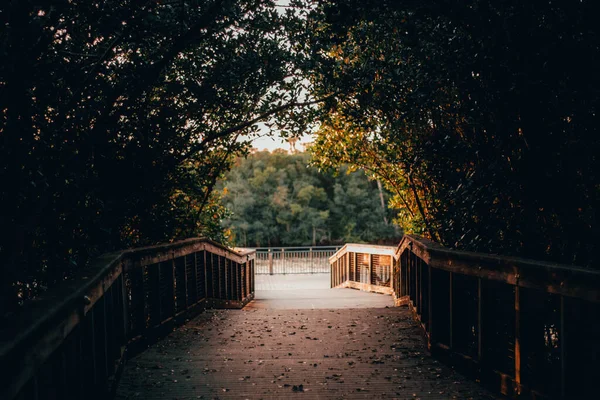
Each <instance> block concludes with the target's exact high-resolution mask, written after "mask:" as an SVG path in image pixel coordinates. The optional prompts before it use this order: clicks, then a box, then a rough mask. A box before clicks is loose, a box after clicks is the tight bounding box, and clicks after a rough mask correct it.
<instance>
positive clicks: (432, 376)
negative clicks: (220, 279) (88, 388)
mask: <svg viewBox="0 0 600 400" xmlns="http://www.w3.org/2000/svg"><path fill="white" fill-rule="evenodd" d="M269 279H271V280H272V279H274V278H273V277H265V278H264V280H263V281H262V282H261V281H260V278H259V279H257V292H256V294H257V300H255V302H254V303H251V304H250V305H249V306H247V307H246V308H245V309H244V310H241V311H240V310H210V311H207V312H205V313H203V314H201V315H199V316H198V317H196V318H195V319H193V320H191V321H189V322H188V323H187V324H185V325H184V326H182V327H180V328H179V329H177V330H176V331H174V332H173V333H171V334H170V335H169V336H168V337H166V338H165V339H163V340H162V341H160V342H158V343H157V344H155V345H153V346H152V347H151V348H149V349H148V350H146V351H145V352H143V353H141V354H140V355H138V356H136V357H134V358H133V359H131V360H129V362H128V363H127V366H126V367H125V371H124V373H123V376H122V378H121V383H120V385H119V388H118V392H117V399H119V400H125V399H169V400H171V399H180V400H181V399H226V398H236V399H281V398H286V397H294V398H306V399H345V398H386V399H393V398H397V399H446V398H457V399H493V398H496V397H494V396H492V395H491V394H489V393H488V392H487V391H485V390H484V389H482V388H481V387H480V386H479V385H478V384H476V383H474V382H471V381H469V380H468V379H466V378H464V377H463V376H461V375H460V374H458V373H456V372H455V371H454V370H452V369H451V368H449V367H447V366H444V365H442V364H440V363H439V362H438V361H436V360H434V359H433V358H431V357H430V356H429V354H428V352H427V349H426V347H425V345H424V340H423V337H422V334H421V331H420V329H419V328H418V327H417V326H416V324H415V323H414V322H413V320H412V318H411V316H410V314H409V312H408V311H407V309H406V308H393V307H388V308H386V305H388V304H389V302H390V298H389V296H387V297H386V296H383V295H378V294H371V293H364V292H357V291H354V290H352V289H326V288H322V287H320V286H318V287H316V288H315V287H314V284H315V282H314V281H313V282H310V283H307V282H308V281H307V280H306V279H305V280H303V279H302V278H301V277H294V278H293V279H289V278H281V279H283V280H285V279H287V280H288V285H291V286H290V287H285V290H279V291H278V290H264V289H269V288H270V289H274V288H275V287H276V285H275V286H272V287H270V286H269V285H271V284H274V283H273V282H269V281H268V280H269ZM307 279H308V278H307ZM310 279H313V280H314V279H315V278H314V277H313V278H310ZM310 279H308V280H310ZM326 279H328V278H326ZM311 285H313V286H312V287H313V288H312V289H310V288H308V286H311ZM261 289H263V290H261ZM303 293H304V294H303ZM352 295H353V296H352ZM357 298H359V299H360V300H358V301H357V300H356V299H357ZM294 304H295V308H292V307H293V305H294ZM349 307H352V308H349Z"/></svg>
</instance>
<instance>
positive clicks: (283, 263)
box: [281, 249, 287, 275]
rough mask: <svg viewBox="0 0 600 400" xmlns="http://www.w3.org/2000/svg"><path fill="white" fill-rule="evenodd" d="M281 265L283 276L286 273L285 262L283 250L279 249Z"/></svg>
mask: <svg viewBox="0 0 600 400" xmlns="http://www.w3.org/2000/svg"><path fill="white" fill-rule="evenodd" d="M281 265H282V266H283V268H282V269H283V274H284V275H285V274H286V273H287V272H286V262H285V249H281Z"/></svg>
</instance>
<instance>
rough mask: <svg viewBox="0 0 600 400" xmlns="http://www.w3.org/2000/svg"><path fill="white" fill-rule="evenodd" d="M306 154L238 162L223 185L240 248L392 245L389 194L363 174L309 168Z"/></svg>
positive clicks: (259, 155)
mask: <svg viewBox="0 0 600 400" xmlns="http://www.w3.org/2000/svg"><path fill="white" fill-rule="evenodd" d="M309 162H310V155H309V154H308V153H296V154H288V153H287V152H285V151H283V150H276V151H274V152H273V153H269V152H267V151H261V152H256V153H253V154H251V155H249V156H248V157H247V158H245V159H244V158H240V159H238V160H237V162H236V164H235V166H234V167H233V169H232V170H231V172H229V173H228V174H227V176H226V179H225V180H224V181H222V182H221V183H220V189H221V190H222V191H223V204H224V206H225V207H226V208H228V209H229V210H230V212H231V214H230V216H229V217H228V218H226V219H225V220H224V221H223V226H224V227H225V228H226V229H228V230H229V231H230V234H231V237H232V241H233V242H234V243H235V245H237V246H248V247H260V246H299V245H319V244H332V243H343V242H372V243H375V242H378V243H382V242H393V241H394V240H395V239H397V238H399V236H401V233H400V232H399V231H398V229H397V228H394V226H393V224H392V223H391V221H392V217H393V215H394V212H393V211H392V210H390V209H388V207H387V201H388V197H389V193H388V192H387V191H386V190H385V189H382V188H381V186H380V185H378V183H377V182H376V181H372V180H369V179H368V177H367V176H366V175H365V173H364V172H362V171H355V172H350V173H348V168H347V167H343V168H342V169H341V171H340V173H339V174H337V175H334V174H333V173H331V172H321V171H319V170H318V169H317V168H315V167H310V166H308V164H309Z"/></svg>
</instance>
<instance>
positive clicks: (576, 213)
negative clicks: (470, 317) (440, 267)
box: [305, 0, 600, 265]
mask: <svg viewBox="0 0 600 400" xmlns="http://www.w3.org/2000/svg"><path fill="white" fill-rule="evenodd" d="M591 9H592V2H589V1H583V2H579V3H577V4H572V3H571V2H566V1H558V2H547V3H543V4H541V3H536V4H531V3H523V2H505V1H493V0H475V1H467V2H464V1H443V2H435V3H430V2H425V3H423V2H411V1H407V2H390V1H383V2H380V1H353V0H348V1H343V2H335V3H333V2H323V3H320V4H319V5H318V6H317V7H316V8H315V10H314V11H313V12H312V13H311V16H310V19H309V24H308V26H309V28H308V29H307V36H308V37H310V39H309V41H310V45H309V46H307V49H306V50H305V51H306V52H309V53H310V54H312V55H313V57H314V58H315V61H314V63H313V64H311V66H310V68H308V70H309V74H310V78H309V79H310V80H311V82H312V83H313V95H314V96H318V95H319V93H339V94H338V95H334V96H332V97H330V98H329V99H328V100H327V102H325V103H323V104H322V105H321V106H320V111H321V112H322V114H321V116H320V120H321V122H322V125H321V127H320V130H319V133H318V138H317V140H316V143H315V146H314V149H315V156H316V158H317V160H318V162H319V164H320V165H322V166H323V167H331V166H336V165H339V164H343V163H350V164H351V165H352V166H353V167H356V168H364V169H365V170H367V171H370V173H372V174H374V175H375V176H377V177H378V178H379V179H381V180H382V181H383V182H384V183H385V184H386V186H387V187H388V188H389V189H390V190H391V191H392V192H393V193H394V194H395V198H394V201H393V204H395V205H396V206H397V207H398V208H399V210H400V213H399V215H398V218H397V220H398V222H399V223H400V224H401V226H402V228H403V229H405V230H406V231H408V232H416V233H421V234H425V235H426V236H429V237H432V238H434V239H437V240H440V241H441V242H442V243H444V244H446V245H449V246H453V247H457V248H464V249H470V250H480V251H486V252H498V253H504V254H516V255H523V256H526V257H532V258H538V259H549V260H555V261H560V262H568V263H576V264H581V265H594V264H595V263H596V260H597V255H596V252H595V251H594V248H595V243H594V239H593V238H595V237H597V236H599V233H600V232H598V224H597V217H596V212H595V211H594V210H596V209H598V206H599V205H600V204H599V197H598V195H599V192H598V187H599V186H598V183H599V182H598V174H597V173H596V172H595V171H597V170H600V168H599V165H598V159H597V157H595V156H594V154H596V153H597V151H598V149H599V147H600V146H599V145H600V139H599V136H598V135H597V126H596V125H597V124H596V123H595V122H594V120H595V118H596V113H597V110H598V106H599V103H600V102H599V100H600V95H599V93H600V91H599V90H598V87H599V82H598V78H597V73H596V72H595V71H596V70H597V69H598V67H599V66H600V65H599V63H600V61H599V60H600V57H599V56H600V54H599V52H600V49H599V48H598V46H597V37H598V34H597V32H598V31H597V24H596V21H595V20H594V18H592V17H591V15H592V12H591Z"/></svg>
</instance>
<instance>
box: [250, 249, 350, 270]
mask: <svg viewBox="0 0 600 400" xmlns="http://www.w3.org/2000/svg"><path fill="white" fill-rule="evenodd" d="M339 247H340V246H310V247H308V246H299V247H261V248H255V249H254V250H255V251H256V274H257V275H260V274H262V275H266V274H269V275H275V274H277V275H279V274H284V275H285V274H323V273H328V272H329V263H328V259H329V257H330V256H331V255H332V254H333V253H335V252H336V251H337V250H338V249H339Z"/></svg>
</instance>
